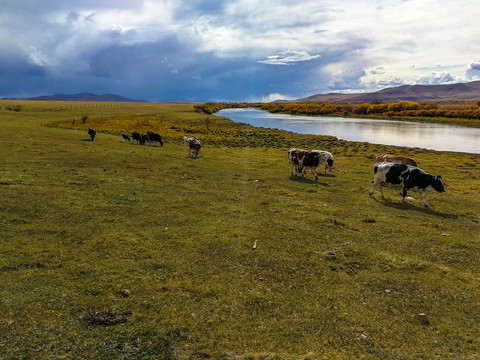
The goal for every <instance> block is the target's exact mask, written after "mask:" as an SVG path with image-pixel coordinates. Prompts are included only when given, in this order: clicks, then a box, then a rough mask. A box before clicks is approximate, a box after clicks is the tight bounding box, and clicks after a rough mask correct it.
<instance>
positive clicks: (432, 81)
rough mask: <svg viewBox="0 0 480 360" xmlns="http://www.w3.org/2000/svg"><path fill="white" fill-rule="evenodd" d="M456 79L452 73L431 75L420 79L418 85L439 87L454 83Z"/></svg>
mask: <svg viewBox="0 0 480 360" xmlns="http://www.w3.org/2000/svg"><path fill="white" fill-rule="evenodd" d="M455 80H456V79H455V78H454V77H453V76H452V75H451V74H450V73H441V74H437V73H431V74H430V75H427V76H422V77H421V78H420V79H418V81H417V84H421V85H438V84H445V83H451V82H454V81H455Z"/></svg>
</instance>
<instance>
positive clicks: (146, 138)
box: [140, 134, 152, 145]
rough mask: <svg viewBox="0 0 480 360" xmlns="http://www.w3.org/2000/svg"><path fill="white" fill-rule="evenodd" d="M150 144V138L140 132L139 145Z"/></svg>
mask: <svg viewBox="0 0 480 360" xmlns="http://www.w3.org/2000/svg"><path fill="white" fill-rule="evenodd" d="M147 142H148V143H149V144H151V143H152V142H151V141H150V138H149V137H148V135H147V134H142V141H141V142H140V144H141V145H145V144H146V143H147Z"/></svg>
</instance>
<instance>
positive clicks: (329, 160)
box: [312, 150, 334, 175]
mask: <svg viewBox="0 0 480 360" xmlns="http://www.w3.org/2000/svg"><path fill="white" fill-rule="evenodd" d="M312 153H318V154H319V158H318V159H319V160H320V164H322V165H324V166H325V174H326V173H327V171H328V173H329V174H330V175H332V173H333V169H334V167H333V155H332V154H331V153H329V152H328V151H324V150H312Z"/></svg>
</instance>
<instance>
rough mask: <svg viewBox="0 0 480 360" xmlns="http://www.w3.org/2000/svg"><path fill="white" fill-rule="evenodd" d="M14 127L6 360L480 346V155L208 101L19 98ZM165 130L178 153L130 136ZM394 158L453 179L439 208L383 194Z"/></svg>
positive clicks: (4, 177) (6, 135)
mask: <svg viewBox="0 0 480 360" xmlns="http://www.w3.org/2000/svg"><path fill="white" fill-rule="evenodd" d="M18 104H21V105H22V108H21V111H10V110H6V107H8V106H15V105H18ZM207 125H208V127H207ZM0 126H1V128H2V136H1V142H0V150H1V155H2V156H1V157H0V196H1V201H0V225H1V229H2V230H1V237H0V359H2V360H3V359H9V360H10V359H12V360H13V359H207V358H210V359H225V360H230V359H242V360H243V359H245V360H246V359H252V360H257V359H258V360H260V359H263V360H267V359H268V360H270V359H478V358H479V356H480V333H479V331H478V324H479V323H480V276H479V269H480V263H479V259H480V256H479V255H480V215H479V214H480V211H479V210H480V196H479V194H480V182H479V180H480V161H479V160H480V155H472V154H460V153H448V152H434V151H428V150H422V149H417V148H415V149H412V148H400V147H390V146H383V145H373V144H368V143H354V142H347V141H338V140H336V139H335V138H333V137H328V136H309V135H299V134H294V133H290V132H286V131H277V130H268V129H257V128H254V127H251V126H248V125H243V124H236V123H233V122H232V121H230V120H228V119H225V118H222V117H213V116H209V117H207V115H205V114H201V113H197V112H195V111H194V108H193V106H192V105H172V104H128V103H122V104H113V103H112V104H109V103H105V104H101V105H99V104H93V103H84V104H79V103H54V102H34V101H31V102H28V101H25V102H19V101H15V102H13V103H12V102H11V101H6V100H5V101H0ZM90 127H93V128H95V129H96V130H97V137H96V139H95V140H94V141H90V139H89V137H88V134H87V129H88V128H90ZM147 130H152V131H155V132H158V133H160V134H161V135H162V137H163V139H164V142H165V146H164V147H160V146H159V145H153V146H149V145H147V146H140V145H134V144H131V143H125V142H123V141H122V139H121V137H120V133H121V132H127V133H129V132H132V131H139V132H146V131H147ZM185 135H187V136H192V135H195V136H198V137H199V138H201V139H202V144H203V149H202V150H203V154H202V156H200V157H199V158H198V159H191V158H189V157H188V150H187V148H186V147H185V146H184V145H183V142H182V137H183V136H185ZM294 146H295V147H303V148H317V149H323V150H328V151H330V152H332V154H333V155H334V158H335V170H334V172H333V175H332V176H329V175H323V174H322V175H320V177H319V179H318V181H317V182H314V181H313V176H312V175H311V174H307V175H306V177H305V178H303V179H302V178H299V177H292V176H291V174H290V167H289V165H288V158H287V151H288V149H290V148H291V147H294ZM387 152H388V153H396V154H402V155H405V156H409V157H412V158H414V159H415V160H416V161H417V162H418V164H419V166H420V167H421V168H422V169H424V170H426V171H427V172H429V173H430V174H432V175H442V177H443V179H444V184H445V188H446V192H445V193H435V192H434V191H433V190H427V193H426V198H427V201H428V202H429V204H430V208H428V209H426V208H424V207H423V206H422V201H421V198H420V196H419V195H418V193H415V192H411V193H409V195H410V196H411V197H412V198H409V199H407V202H406V203H404V204H402V203H401V202H400V199H401V191H400V190H398V189H393V188H388V189H386V190H385V195H386V197H387V200H386V201H382V200H381V198H380V194H379V193H378V190H376V192H375V194H374V195H373V196H372V197H370V196H369V194H368V192H369V190H370V183H371V181H372V179H373V163H374V158H375V156H376V155H377V154H380V153H387ZM255 242H256V244H257V247H256V249H255V250H253V249H252V246H253V244H254V243H255ZM126 290H128V291H126ZM421 313H425V314H426V316H427V317H428V322H425V321H420V320H419V317H418V315H419V314H421Z"/></svg>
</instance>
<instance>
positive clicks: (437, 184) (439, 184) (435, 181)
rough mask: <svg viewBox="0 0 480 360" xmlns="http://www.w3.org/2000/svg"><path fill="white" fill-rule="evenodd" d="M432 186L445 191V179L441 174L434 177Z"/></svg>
mask: <svg viewBox="0 0 480 360" xmlns="http://www.w3.org/2000/svg"><path fill="white" fill-rule="evenodd" d="M432 187H433V189H434V190H435V191H437V192H445V187H444V186H443V180H442V177H441V176H440V175H438V176H434V177H433V181H432Z"/></svg>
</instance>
